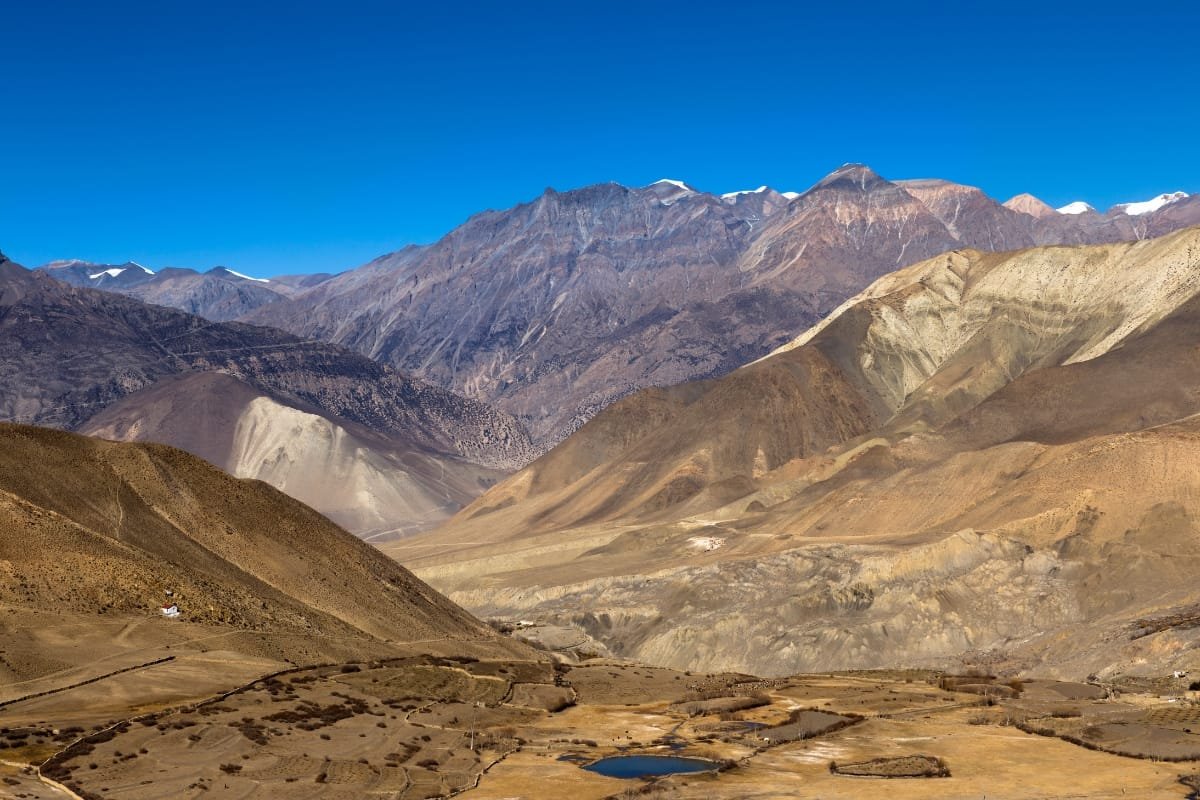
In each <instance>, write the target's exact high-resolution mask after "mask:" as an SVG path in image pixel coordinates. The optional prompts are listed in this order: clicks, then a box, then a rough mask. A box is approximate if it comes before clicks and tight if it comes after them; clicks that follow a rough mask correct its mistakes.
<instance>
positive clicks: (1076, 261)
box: [387, 229, 1200, 675]
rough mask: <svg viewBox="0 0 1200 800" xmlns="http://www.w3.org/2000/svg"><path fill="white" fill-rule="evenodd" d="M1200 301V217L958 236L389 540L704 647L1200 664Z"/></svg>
mask: <svg viewBox="0 0 1200 800" xmlns="http://www.w3.org/2000/svg"><path fill="white" fill-rule="evenodd" d="M1197 323H1200V230H1197V229H1191V230H1186V231H1182V232H1179V233H1176V234H1172V235H1170V236H1166V237H1164V238H1162V239H1158V240H1149V241H1142V242H1137V243H1130V244H1116V245H1101V246H1091V247H1048V248H1036V249H1030V250H1023V251H1018V252H1015V253H1002V254H984V253H980V252H977V251H969V250H966V251H956V252H953V253H949V254H946V255H943V256H939V257H936V258H934V259H930V260H928V261H925V262H922V263H919V264H916V265H914V266H913V267H910V268H907V269H904V270H901V271H899V272H896V273H894V274H892V275H889V276H886V277H884V278H883V279H881V280H879V281H877V282H876V283H874V284H873V285H872V286H871V287H869V288H868V289H867V290H866V291H865V292H863V293H862V294H860V295H858V296H857V297H855V298H852V299H851V300H849V301H847V302H846V303H845V304H844V305H843V306H841V307H840V308H839V309H837V310H836V311H835V312H834V313H833V314H831V315H830V316H829V317H828V318H826V319H825V320H824V321H823V322H822V323H820V324H819V325H817V326H815V327H814V328H812V329H810V330H809V331H808V332H807V333H805V334H804V335H803V336H801V337H800V338H798V339H797V340H795V341H794V342H792V343H791V344H789V345H787V346H785V347H784V348H781V349H780V350H779V351H777V352H776V353H775V354H773V355H771V356H770V357H768V358H765V359H763V360H761V361H759V362H756V363H754V364H751V365H748V366H746V367H744V368H742V369H740V370H737V371H736V372H734V373H732V374H731V375H729V376H727V377H725V378H723V379H720V380H718V381H713V382H708V383H699V384H688V385H684V386H680V387H675V388H673V389H669V390H654V391H649V392H643V393H641V394H639V395H635V396H634V397H632V398H629V399H627V400H625V401H623V402H621V403H618V404H615V405H614V406H612V407H611V408H610V409H608V410H607V411H605V412H604V413H602V414H600V415H599V416H597V417H596V419H594V420H593V421H592V422H590V423H589V424H588V425H586V426H584V427H583V428H582V429H581V430H580V431H579V432H578V433H577V434H576V435H574V436H573V437H571V438H569V439H568V440H567V441H566V442H564V443H563V444H562V445H560V446H559V447H558V448H556V449H555V450H553V451H551V452H550V453H549V454H547V455H546V456H545V457H543V458H542V459H540V460H539V461H537V462H534V463H533V464H532V465H530V466H529V467H528V468H526V469H525V470H523V471H521V472H519V473H517V474H516V475H514V476H513V477H512V478H510V479H509V480H507V481H505V482H504V483H502V484H500V485H498V486H497V487H495V488H494V489H493V490H491V491H490V492H488V493H487V494H486V495H484V496H483V497H482V498H480V499H479V500H478V501H476V503H475V504H473V505H472V506H469V507H468V508H466V509H464V511H463V512H461V513H460V514H459V515H458V516H457V517H456V518H455V519H454V520H453V521H452V522H451V523H450V524H449V525H448V526H446V527H445V528H444V529H443V530H441V531H439V532H437V533H436V534H433V535H429V536H422V537H418V538H416V539H413V540H411V541H407V542H403V543H398V544H396V545H392V546H389V547H388V548H387V549H388V552H391V553H393V554H395V555H398V556H400V557H401V558H403V559H405V560H406V563H412V564H413V565H414V566H415V567H416V569H417V570H418V573H419V574H421V575H422V576H423V577H425V578H426V579H428V580H430V581H432V582H433V583H434V585H436V586H438V587H439V588H442V589H443V590H445V591H448V592H449V593H450V596H451V597H452V598H454V599H457V600H458V601H459V602H462V603H464V604H465V605H467V606H468V607H470V608H473V609H475V610H477V611H479V612H480V613H485V614H496V615H514V616H521V617H524V618H533V619H540V620H543V621H547V622H558V623H564V622H565V623H570V624H573V625H575V626H577V627H579V628H581V629H582V630H584V631H585V632H587V633H588V634H589V635H591V636H593V637H595V638H597V639H598V640H600V641H602V642H603V643H604V644H606V645H607V646H608V647H609V648H610V649H612V650H613V651H614V652H617V653H621V654H625V655H631V656H634V657H637V658H641V659H645V660H648V661H652V662H657V663H663V664H671V665H679V666H687V667H690V668H712V667H720V668H732V669H744V670H748V671H752V672H757V673H760V674H761V673H774V674H782V673H786V672H790V671H796V670H810V669H829V668H863V667H870V666H880V665H897V664H931V665H945V664H948V663H959V662H960V660H961V659H963V658H964V657H971V658H974V659H976V660H977V661H978V660H983V661H984V662H985V663H988V662H993V663H1000V664H1008V665H1010V666H1012V665H1015V666H1016V667H1019V668H1029V667H1032V666H1038V667H1040V668H1042V669H1048V670H1060V671H1062V672H1065V673H1069V674H1072V675H1086V674H1088V673H1089V672H1100V673H1105V674H1114V673H1119V672H1125V671H1137V670H1139V669H1153V670H1162V669H1165V668H1188V667H1190V666H1192V665H1197V666H1200V653H1197V652H1196V651H1195V649H1194V648H1195V646H1196V645H1197V643H1198V635H1197V632H1196V631H1197V626H1196V625H1195V624H1194V623H1193V622H1192V621H1193V620H1196V621H1200V592H1197V591H1196V590H1195V589H1194V586H1196V585H1197V584H1196V578H1197V577H1200V544H1198V542H1200V539H1198V538H1197V536H1196V532H1197V530H1196V525H1195V520H1197V519H1200V480H1198V479H1197V478H1196V475H1197V474H1200V472H1198V471H1197V469H1198V468H1200V456H1198V455H1197V454H1198V453H1200V449H1197V447H1196V445H1197V444H1198V443H1200V423H1198V422H1197V417H1195V416H1194V415H1196V414H1197V413H1200V335H1198V334H1197V333H1196V331H1197V330H1200V326H1198V325H1197Z"/></svg>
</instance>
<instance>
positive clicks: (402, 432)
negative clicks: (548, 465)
mask: <svg viewBox="0 0 1200 800" xmlns="http://www.w3.org/2000/svg"><path fill="white" fill-rule="evenodd" d="M0 352H3V361H4V364H5V369H4V370H3V372H0V387H2V391H0V418H3V419H7V420H11V421H17V422H24V423H33V424H39V425H51V426H55V427H61V428H66V429H80V428H83V427H85V426H89V428H88V429H89V430H94V431H97V432H103V433H104V434H106V435H110V436H115V437H119V438H128V439H142V440H144V439H159V440H162V441H165V442H167V443H176V444H179V445H181V446H184V447H190V448H191V449H193V450H195V451H197V452H199V453H201V454H202V455H204V456H206V457H209V458H212V459H213V460H214V462H215V463H218V464H221V465H223V466H227V467H230V468H233V469H234V470H235V471H236V472H238V473H239V474H243V475H247V476H255V477H263V478H265V479H268V480H271V481H272V482H275V483H277V485H279V486H281V487H284V488H287V487H292V489H293V490H294V491H296V492H297V494H298V495H301V496H303V497H304V499H305V500H307V501H309V502H311V503H312V504H313V505H314V506H315V507H317V508H318V509H321V510H328V511H329V512H330V513H331V514H334V515H335V516H338V517H339V518H340V519H342V520H344V521H346V522H347V524H352V525H355V527H356V530H358V531H360V532H363V533H367V532H371V533H377V534H386V533H387V532H389V531H399V530H406V529H411V528H413V527H419V526H422V525H427V524H430V523H431V522H432V521H434V520H436V519H438V518H441V517H442V516H444V515H446V514H448V513H449V512H450V511H451V510H453V509H454V508H456V507H458V506H459V505H461V503H463V502H465V501H466V500H468V499H469V498H470V497H472V496H474V495H475V494H477V493H478V491H479V490H481V489H482V488H483V486H484V485H486V484H487V483H490V482H491V480H493V479H494V476H495V475H496V473H495V472H494V471H492V470H495V469H502V468H512V467H513V466H514V465H516V464H520V463H523V462H524V461H525V460H526V459H527V458H528V452H529V443H528V439H527V438H526V436H525V434H524V431H523V430H522V429H521V427H520V426H519V425H518V424H517V423H516V422H515V421H514V420H512V419H511V418H510V417H507V416H506V415H504V414H501V413H498V412H496V411H494V410H493V409H491V408H489V407H487V406H485V405H483V404H482V403H479V402H477V401H472V400H466V399H464V398H461V397H459V396H457V395H454V394H452V393H450V392H447V391H446V390H444V389H439V388H436V387H433V386H430V385H428V384H425V383H422V382H419V381H414V380H411V379H409V378H406V377H404V376H402V375H400V374H398V373H396V372H394V371H393V370H391V369H389V368H387V367H384V366H381V365H380V364H377V363H376V362H373V361H371V360H369V359H367V358H364V357H363V356H361V355H357V354H355V353H352V352H350V351H347V350H345V349H343V348H340V347H337V346H333V345H327V344H320V343H316V342H306V341H303V340H300V339H297V338H295V337H293V336H291V335H288V334H284V333H282V332H279V331H275V330H271V329H267V328H259V327H254V326H250V325H244V324H239V323H213V322H208V321H205V320H203V319H201V318H199V317H194V316H191V315H188V314H184V313H181V312H178V311H174V310H171V309H166V308H161V307H158V306H151V305H147V304H145V303H141V302H138V301H136V300H133V299H130V298H125V297H121V296H118V295H113V294H108V293H104V292H99V291H95V290H89V289H80V288H72V287H69V286H66V285H64V284H62V283H60V282H58V281H56V280H53V279H51V278H48V277H46V276H44V275H42V274H39V273H31V272H29V271H27V270H25V269H23V268H21V267H19V266H17V265H15V264H13V263H12V262H8V261H4V262H0ZM198 373H220V374H221V375H222V376H223V377H221V378H216V377H213V378H209V379H204V378H198V377H196V376H197V374H198ZM165 379H176V380H174V382H168V383H164V384H160V381H164V380H165ZM102 412H103V413H104V416H103V417H100V418H99V419H96V417H97V415H98V414H101V413H102ZM93 419H96V421H95V423H94V424H93V423H92V420H93ZM209 434H211V436H210V435H209ZM481 465H482V467H486V469H485V468H481ZM322 470H328V473H327V474H328V475H329V476H340V477H342V478H344V480H343V481H330V480H326V481H322V480H321V478H320V475H321V471H322ZM384 484H391V486H390V488H387V489H386V490H385V489H384V488H382V486H383V485H384ZM351 491H359V492H364V493H366V494H367V495H370V496H369V497H368V498H366V499H361V500H360V501H358V502H355V501H353V500H352V499H351V498H350V497H349V496H347V494H346V493H347V492H351ZM359 526H361V527H359Z"/></svg>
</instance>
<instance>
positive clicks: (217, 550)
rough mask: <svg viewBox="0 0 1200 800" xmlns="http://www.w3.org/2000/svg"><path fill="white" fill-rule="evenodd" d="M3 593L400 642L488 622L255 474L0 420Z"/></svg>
mask: <svg viewBox="0 0 1200 800" xmlns="http://www.w3.org/2000/svg"><path fill="white" fill-rule="evenodd" d="M0 442H2V444H3V446H2V447H0V516H2V517H3V519H2V521H0V599H2V601H3V602H4V603H6V604H15V605H16V606H19V607H29V608H32V609H35V610H36V609H40V610H49V609H58V610H60V611H70V612H71V613H76V614H80V615H95V614H98V613H99V614H116V615H121V614H133V615H152V616H158V605H159V603H161V602H162V597H163V593H164V590H166V589H171V590H173V591H174V600H175V601H176V602H177V603H178V605H179V607H180V609H181V611H182V612H183V617H184V618H185V619H187V620H189V621H194V622H206V623H219V624H226V625H232V626H234V627H237V628H243V629H247V630H255V631H263V632H269V633H272V634H283V633H292V634H296V633H300V634H304V635H305V636H309V637H320V636H328V637H334V638H336V637H358V638H361V639H371V638H374V639H377V640H390V641H394V642H408V641H417V640H424V639H431V638H446V639H451V640H453V639H458V640H463V641H473V640H490V639H492V637H491V636H490V633H489V631H488V630H487V629H486V628H485V627H484V626H482V625H481V624H479V623H478V622H477V621H475V620H474V619H472V618H471V617H470V616H468V615H467V614H465V613H464V612H462V611H461V610H460V609H458V608H457V607H455V606H454V605H453V604H451V603H449V602H447V601H446V600H445V598H443V597H441V596H440V595H438V594H437V593H436V592H434V591H433V590H431V589H430V588H429V587H428V586H426V585H424V584H423V583H421V582H420V581H418V580H416V579H415V578H413V577H412V575H411V574H409V573H408V572H407V571H406V570H404V569H403V568H402V567H400V566H399V565H397V564H396V563H395V562H393V561H391V560H389V559H387V558H385V557H383V556H381V555H379V554H378V553H377V551H375V549H374V548H372V547H370V546H369V545H366V544H364V543H362V542H360V541H358V540H356V539H355V538H354V537H352V536H350V535H349V534H347V533H346V532H345V531H343V530H341V529H339V528H337V527H336V526H335V525H333V524H332V523H330V522H329V521H328V520H326V519H325V518H324V517H322V516H320V515H319V514H317V513H315V512H313V511H312V510H311V509H309V508H307V507H306V506H303V505H301V504H300V503H298V502H296V501H294V500H292V499H290V498H288V497H287V496H285V495H283V494H282V493H280V492H278V491H276V490H274V489H272V488H270V487H269V486H267V485H266V484H264V483H261V482H256V481H254V482H250V481H241V480H237V479H235V478H232V477H230V476H228V475H226V474H225V473H223V472H221V471H219V470H217V469H214V468H213V467H211V466H209V465H208V464H205V463H204V462H202V461H200V460H199V459H197V458H195V457H193V456H190V455H188V454H186V453H184V452H182V451H180V450H175V449H173V448H168V447H164V446H160V445H134V444H115V443H109V442H102V441H99V440H94V439H88V438H85V437H81V436H77V435H75V434H70V433H65V432H60V431H51V430H47V429H43V428H32V427H26V426H14V425H0Z"/></svg>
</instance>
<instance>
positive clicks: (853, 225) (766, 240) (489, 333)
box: [245, 165, 1200, 449]
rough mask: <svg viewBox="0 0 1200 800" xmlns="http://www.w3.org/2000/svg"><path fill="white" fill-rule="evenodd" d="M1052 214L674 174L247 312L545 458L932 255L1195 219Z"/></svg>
mask: <svg viewBox="0 0 1200 800" xmlns="http://www.w3.org/2000/svg"><path fill="white" fill-rule="evenodd" d="M1048 209H1049V207H1048V206H1045V204H1041V203H1040V201H1037V202H1034V201H1033V200H1031V199H1024V200H1018V199H1014V201H1010V203H1009V204H1008V205H1001V204H1000V203H997V202H995V201H994V200H992V199H991V198H989V197H987V196H986V195H985V194H984V193H983V192H981V191H980V190H978V189H975V188H973V187H969V186H962V185H959V184H954V183H951V182H948V181H939V180H922V181H899V182H892V181H887V180H885V179H883V178H882V177H880V176H879V175H877V174H876V173H874V172H872V171H871V170H870V169H869V168H867V167H864V166H862V165H846V166H845V167H843V168H841V169H839V170H836V171H835V172H833V173H832V174H830V175H829V176H827V177H826V178H824V179H823V180H821V181H820V182H818V183H817V184H816V185H815V186H813V187H812V188H811V189H809V190H807V191H805V192H802V193H794V192H792V193H787V194H783V193H779V192H776V191H774V190H772V189H770V188H768V187H762V188H761V189H759V190H755V191H746V192H733V193H727V194H725V195H722V196H717V195H713V194H708V193H705V192H701V191H698V190H696V189H694V188H692V187H691V186H689V185H688V184H686V183H683V182H681V181H669V180H663V181H658V182H656V183H654V184H651V185H649V186H647V187H643V188H629V187H625V186H620V185H617V184H602V185H597V186H589V187H585V188H582V189H577V190H573V191H568V192H557V191H554V190H552V189H548V190H546V192H545V193H544V194H543V195H542V196H541V197H539V198H537V199H536V200H533V201H531V202H529V203H524V204H521V205H518V206H516V207H514V208H512V209H509V210H507V211H486V212H483V213H481V214H477V215H475V216H474V217H472V218H470V219H469V220H467V221H466V222H465V223H463V225H461V226H459V227H458V228H456V229H455V230H453V231H451V232H450V233H449V234H447V235H446V236H445V237H443V238H442V239H441V240H439V241H438V242H436V243H434V244H431V245H428V246H423V247H416V246H412V247H407V248H405V249H403V250H400V251H397V252H395V253H392V254H389V255H386V256H383V257H381V258H379V259H376V260H375V261H373V262H371V263H369V264H367V265H365V266H362V267H359V268H358V269H354V270H350V271H348V272H345V273H342V274H341V275H338V276H336V277H335V278H332V279H330V280H329V281H325V282H323V283H322V284H320V285H318V286H316V287H314V288H312V289H310V290H308V291H306V292H303V293H301V294H299V295H297V296H295V297H293V298H291V299H288V300H284V301H281V302H278V303H273V304H271V305H267V306H263V307H261V308H258V309H256V310H254V311H251V312H249V313H248V314H247V315H246V317H245V319H247V320H250V321H254V322H258V323H263V324H269V325H273V326H277V327H281V328H284V329H286V330H290V331H292V332H294V333H296V334H298V335H301V336H305V337H311V338H317V339H321V340H326V341H332V342H336V343H339V344H342V345H344V346H347V347H350V348H352V349H354V350H357V351H359V352H361V353H364V354H366V355H368V356H370V357H372V358H375V359H378V360H381V361H383V362H385V363H389V364H392V365H393V366H396V367H398V368H400V369H401V370H404V371H406V372H408V373H411V374H413V375H415V376H418V377H421V378H423V379H425V380H428V381H431V382H433V383H436V384H438V385H440V386H443V387H448V388H453V389H454V390H455V391H459V392H462V393H464V394H465V395H467V396H470V397H476V398H479V399H482V400H485V401H487V402H489V403H493V404H495V405H496V406H497V407H499V408H501V409H503V410H505V411H507V412H509V413H511V414H514V415H515V416H517V417H518V418H519V419H521V420H522V421H524V422H525V424H526V425H527V426H528V427H529V429H530V431H531V433H532V434H533V436H534V438H535V440H536V441H537V442H538V443H539V447H540V449H546V448H548V447H549V446H551V445H552V444H553V443H554V442H556V441H559V440H561V438H562V437H563V436H565V435H566V434H567V433H569V432H570V431H572V430H574V429H575V428H577V427H578V426H579V424H581V423H582V422H584V421H586V420H587V419H589V418H590V417H591V416H592V415H593V414H594V413H595V412H596V411H598V410H599V409H601V408H603V407H604V406H606V405H607V404H608V403H610V402H612V401H613V400H615V399H618V398H620V397H623V396H625V395H627V394H629V393H631V392H633V391H636V390H637V389H640V388H643V387H646V386H667V385H671V384H674V383H679V382H681V381H684V380H692V379H697V378H707V377H715V376H719V375H723V374H726V373H728V372H730V371H731V370H733V369H735V368H736V367H737V366H739V365H741V364H742V363H745V362H746V361H749V360H752V359H754V358H757V357H760V356H762V355H764V354H766V353H767V352H770V351H771V350H772V349H773V348H774V347H776V346H778V345H780V344H782V343H784V342H785V341H787V340H789V339H790V338H792V337H794V336H795V335H796V334H797V333H799V332H800V331H802V330H804V329H805V328H806V327H808V326H809V325H811V324H813V323H815V322H816V321H817V320H819V319H820V318H821V317H822V316H823V315H825V314H827V313H829V312H830V311H832V310H833V309H834V308H836V307H837V306H838V305H839V304H840V303H841V302H842V301H844V300H845V299H846V298H847V297H849V296H851V295H853V294H854V293H855V292H857V291H860V290H861V289H862V288H864V287H865V286H867V285H868V284H869V283H870V282H871V281H873V280H875V279H876V278H878V277H880V276H881V275H884V274H887V273H888V272H891V271H893V270H895V269H898V268H900V267H903V266H906V265H908V264H912V263H915V262H918V261H920V260H922V259H926V258H929V257H931V256H934V255H936V254H938V253H942V252H946V251H948V250H952V249H955V248H958V247H963V246H968V247H975V248H979V249H984V250H988V251H1009V250H1015V249H1019V248H1024V247H1032V246H1035V245H1039V244H1078V243H1100V242H1116V241H1133V240H1138V239H1144V238H1148V237H1152V236H1157V235H1161V234H1163V233H1167V232H1170V231H1173V230H1177V229H1179V228H1181V227H1186V226H1187V225H1192V224H1200V197H1196V196H1191V197H1182V198H1178V199H1176V200H1174V201H1173V202H1170V203H1166V204H1164V205H1162V206H1161V207H1158V208H1156V209H1155V210H1152V211H1149V212H1147V213H1144V214H1138V215H1131V214H1127V213H1121V212H1120V211H1118V210H1114V211H1112V212H1110V213H1108V214H1106V215H1100V214H1094V213H1086V214H1079V215H1071V214H1059V213H1057V212H1054V211H1053V210H1052V209H1049V212H1047V210H1048Z"/></svg>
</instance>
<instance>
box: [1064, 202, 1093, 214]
mask: <svg viewBox="0 0 1200 800" xmlns="http://www.w3.org/2000/svg"><path fill="white" fill-rule="evenodd" d="M1054 210H1055V211H1057V212H1058V213H1060V214H1086V213H1087V212H1089V211H1095V210H1096V209H1094V208H1092V207H1091V206H1089V205H1088V204H1087V203H1085V202H1083V201H1082V200H1076V201H1075V202H1074V203H1067V204H1066V205H1065V206H1063V207H1062V208H1056V209H1054Z"/></svg>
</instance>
